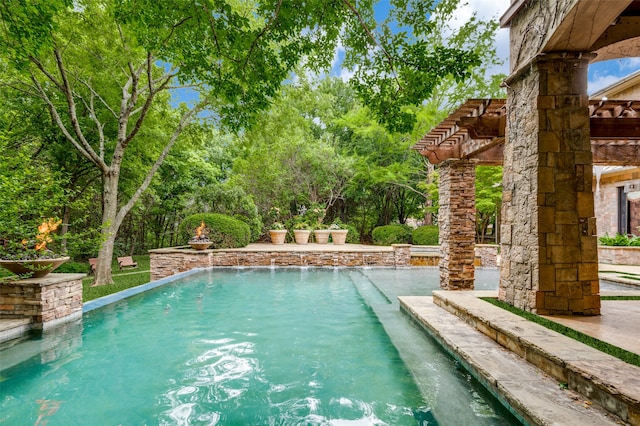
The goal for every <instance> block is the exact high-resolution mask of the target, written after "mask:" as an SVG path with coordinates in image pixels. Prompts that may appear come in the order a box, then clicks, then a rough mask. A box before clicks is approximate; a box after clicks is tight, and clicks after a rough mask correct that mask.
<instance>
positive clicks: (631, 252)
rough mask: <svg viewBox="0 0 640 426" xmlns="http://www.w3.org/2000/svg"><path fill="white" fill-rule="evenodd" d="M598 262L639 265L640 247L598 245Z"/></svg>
mask: <svg viewBox="0 0 640 426" xmlns="http://www.w3.org/2000/svg"><path fill="white" fill-rule="evenodd" d="M598 262H599V263H607V264H614V265H634V266H639V265H640V247H614V246H598Z"/></svg>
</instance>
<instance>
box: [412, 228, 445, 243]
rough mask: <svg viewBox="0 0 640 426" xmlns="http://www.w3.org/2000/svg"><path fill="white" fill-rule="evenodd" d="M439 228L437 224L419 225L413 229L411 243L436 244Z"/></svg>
mask: <svg viewBox="0 0 640 426" xmlns="http://www.w3.org/2000/svg"><path fill="white" fill-rule="evenodd" d="M439 234H440V229H439V228H438V226H437V225H424V226H419V227H418V228H416V229H414V230H413V234H412V240H413V244H415V245H419V246H437V245H438V236H439Z"/></svg>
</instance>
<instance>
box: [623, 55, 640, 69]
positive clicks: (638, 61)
mask: <svg viewBox="0 0 640 426" xmlns="http://www.w3.org/2000/svg"><path fill="white" fill-rule="evenodd" d="M639 68H640V58H623V59H620V69H621V70H624V71H629V70H631V71H637V70H638V69H639Z"/></svg>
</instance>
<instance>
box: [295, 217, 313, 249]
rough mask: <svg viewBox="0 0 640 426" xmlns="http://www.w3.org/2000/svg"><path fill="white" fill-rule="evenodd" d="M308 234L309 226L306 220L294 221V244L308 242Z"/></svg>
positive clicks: (309, 231) (309, 232) (309, 233)
mask: <svg viewBox="0 0 640 426" xmlns="http://www.w3.org/2000/svg"><path fill="white" fill-rule="evenodd" d="M310 235H311V227H310V226H309V224H308V223H307V222H305V221H299V222H296V224H295V225H294V228H293V236H294V237H295V240H296V244H308V243H309V236H310Z"/></svg>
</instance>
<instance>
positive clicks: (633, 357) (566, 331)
mask: <svg viewBox="0 0 640 426" xmlns="http://www.w3.org/2000/svg"><path fill="white" fill-rule="evenodd" d="M481 299H482V300H484V301H486V302H489V303H491V304H493V305H496V306H498V307H500V308H502V309H505V310H507V311H509V312H511V313H514V314H516V315H519V316H521V317H522V318H524V319H526V320H528V321H533V322H535V323H536V324H540V325H542V326H543V327H546V328H548V329H550V330H553V331H556V332H558V333H560V334H562V335H565V336H567V337H570V338H572V339H574V340H577V341H578V342H581V343H584V344H585V345H588V346H591V347H592V348H595V349H597V350H599V351H601V352H604V353H606V354H609V355H611V356H614V357H616V358H618V359H621V360H622V361H624V362H626V363H629V364H631V365H635V366H638V367H640V355H638V354H634V353H632V352H629V351H627V350H625V349H622V348H619V347H617V346H614V345H612V344H610V343H607V342H603V341H602V340H599V339H596V338H595V337H591V336H589V335H586V334H584V333H581V332H579V331H577V330H574V329H572V328H569V327H567V326H564V325H562V324H559V323H557V322H554V321H551V320H549V319H547V318H543V317H541V316H539V315H536V314H534V313H531V312H527V311H524V310H522V309H520V308H516V307H515V306H513V305H509V304H508V303H505V302H503V301H501V300H498V299H496V298H493V297H482V298H481Z"/></svg>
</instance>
